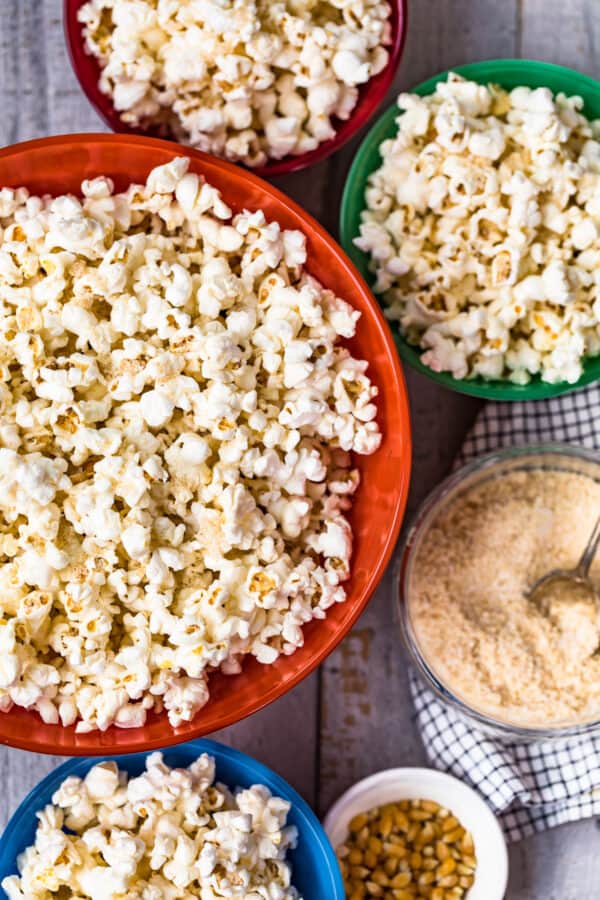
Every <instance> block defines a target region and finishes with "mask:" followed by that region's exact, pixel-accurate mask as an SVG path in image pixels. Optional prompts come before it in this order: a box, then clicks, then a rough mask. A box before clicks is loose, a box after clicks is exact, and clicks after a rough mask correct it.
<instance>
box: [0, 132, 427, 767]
mask: <svg viewBox="0 0 600 900" xmlns="http://www.w3.org/2000/svg"><path fill="white" fill-rule="evenodd" d="M178 152H179V153H180V152H181V150H180V149H178V148H177V147H175V146H174V145H173V144H172V143H170V142H166V141H157V140H154V139H152V138H138V137H133V136H115V135H98V136H91V137H90V136H86V135H80V136H67V137H58V138H47V139H43V140H40V141H32V142H30V143H27V144H22V145H19V146H16V147H12V148H7V149H4V150H2V151H0V185H2V189H1V190H0V225H1V229H2V230H1V232H0V234H1V239H0V284H1V285H2V296H3V305H2V309H1V312H0V345H1V347H2V357H1V359H2V363H1V364H2V373H3V381H2V389H1V391H2V392H1V398H2V422H1V424H0V492H1V494H0V496H1V497H2V500H1V505H0V512H1V515H0V523H1V527H0V552H1V553H2V554H3V556H2V566H1V567H0V593H1V595H2V598H3V602H2V617H1V618H0V648H1V654H0V741H1V742H2V743H6V744H10V745H14V746H17V747H22V748H24V749H29V750H35V751H37V752H52V753H61V754H70V755H97V754H100V753H106V752H134V751H139V750H142V749H143V750H148V749H154V748H160V747H162V746H165V745H168V744H172V743H177V742H181V741H183V740H185V739H189V738H192V737H198V736H199V735H202V734H207V733H210V732H212V731H215V730H217V729H219V728H222V727H224V726H226V725H228V724H230V723H232V722H235V721H238V720H239V719H241V718H243V717H244V716H247V715H249V714H250V713H252V712H254V711H256V710H257V709H259V708H260V707H262V706H264V705H265V704H267V703H269V702H271V701H272V700H274V699H276V698H277V697H279V696H281V694H283V693H285V692H286V691H287V690H289V689H290V688H291V687H293V686H294V685H295V684H296V683H297V682H298V681H300V680H301V679H302V678H303V677H304V676H305V675H307V674H308V673H309V672H310V671H311V670H312V669H313V668H314V667H315V666H316V665H317V664H318V663H319V662H320V661H321V660H322V659H323V658H324V657H325V656H326V655H327V654H328V653H329V652H330V651H331V650H332V649H333V647H334V646H335V645H336V644H337V643H338V641H339V640H340V639H341V638H342V636H343V635H344V634H345V633H346V632H347V631H348V629H349V628H350V627H351V625H352V624H353V622H354V621H355V620H356V618H357V617H358V616H359V615H360V612H361V611H362V609H363V608H364V606H365V604H366V603H367V601H368V599H369V597H370V596H371V594H372V592H373V590H374V588H375V586H376V584H377V583H378V581H379V579H380V577H381V575H382V573H383V571H384V568H385V566H386V564H387V561H388V560H389V558H390V555H391V552H392V550H393V547H394V544H395V541H396V538H397V535H398V531H399V527H400V523H401V519H402V514H403V510H404V505H405V502H406V495H407V490H408V480H409V471H410V426H409V418H408V408H407V400H406V392H405V387H404V382H403V379H402V374H401V371H400V366H399V362H398V359H397V355H396V353H395V350H394V345H393V341H392V338H391V336H390V334H389V331H388V329H387V327H386V325H385V322H384V320H383V317H382V316H381V313H380V311H379V309H378V308H377V306H376V304H375V303H374V301H373V299H372V297H371V295H370V293H369V291H368V289H367V287H366V285H365V284H364V282H363V281H362V280H361V279H360V277H359V275H358V274H357V273H356V271H355V269H354V268H353V266H352V265H351V263H350V262H349V261H348V260H347V259H346V257H345V255H344V254H343V252H342V251H341V250H340V248H339V247H338V246H337V244H335V242H334V241H333V240H332V239H331V238H330V237H329V235H327V233H326V232H325V231H324V230H323V229H322V228H321V227H320V226H319V225H318V223H317V222H315V221H314V220H312V219H311V218H310V217H309V216H307V215H306V214H305V213H304V212H303V211H302V210H301V209H300V208H299V207H298V206H296V205H295V204H294V203H292V202H291V201H290V200H288V199H287V198H286V197H284V196H283V195H282V194H280V193H279V192H278V191H277V190H276V189H274V188H272V187H271V186H270V185H268V184H266V183H265V182H262V181H261V180H260V179H258V178H256V177H255V176H254V175H251V174H250V173H248V172H246V171H245V170H243V169H240V168H237V167H236V166H233V165H231V164H229V163H224V162H222V161H220V160H217V159H215V158H213V157H208V156H205V155H204V154H201V153H198V152H197V151H189V154H188V155H187V156H186V157H181V156H178ZM67 192H68V193H67Z"/></svg>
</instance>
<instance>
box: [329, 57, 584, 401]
mask: <svg viewBox="0 0 600 900" xmlns="http://www.w3.org/2000/svg"><path fill="white" fill-rule="evenodd" d="M448 71H452V72H459V73H460V74H461V75H464V76H465V77H466V78H470V79H471V80H472V81H477V82H479V83H480V84H489V83H490V82H493V83H495V84H500V85H501V86H502V87H504V88H508V89H512V88H514V87H518V86H519V85H526V86H528V87H532V88H536V87H548V88H550V90H551V91H552V92H553V93H554V94H556V93H559V92H560V91H562V92H563V93H565V94H567V95H569V96H572V95H577V96H579V97H582V98H583V102H584V108H583V113H584V114H585V115H586V116H587V117H588V118H589V119H596V118H600V83H599V82H597V81H594V79H593V78H589V77H588V76H587V75H582V74H581V73H580V72H574V71H573V70H572V69H565V68H564V67H563V66H555V65H552V64H551V63H545V62H536V61H535V60H528V59H496V60H486V61H485V62H476V63H468V64H467V65H464V66H456V67H455V68H453V69H451V70H448ZM448 71H446V72H442V73H441V74H440V75H435V76H434V77H433V78H429V79H428V80H427V81H424V82H423V83H422V84H419V85H417V87H415V88H413V89H412V91H413V93H415V94H421V95H422V96H423V95H425V94H432V93H433V91H434V90H435V86H436V85H437V84H438V82H440V81H445V80H446V78H447V76H448ZM399 114H400V110H399V109H398V107H397V106H396V105H394V106H392V107H390V109H388V110H386V112H384V114H383V115H382V116H381V117H380V118H379V119H378V120H377V121H376V122H375V124H374V126H373V127H372V128H371V130H370V131H369V133H368V134H367V136H366V138H365V139H364V141H363V142H362V144H361V146H360V148H359V150H358V153H357V154H356V157H355V159H354V162H353V164H352V168H351V169H350V172H349V173H348V178H347V179H346V184H345V187H344V195H343V197H342V207H341V212H340V239H341V244H342V247H343V248H344V250H345V251H346V253H347V254H348V256H349V257H350V258H351V259H352V261H353V262H354V264H355V265H356V267H357V268H358V269H359V271H360V272H361V274H362V275H363V277H364V278H365V279H366V281H367V283H368V284H369V286H370V287H372V286H373V283H374V280H375V279H374V276H373V274H372V273H371V272H370V271H369V267H368V259H369V257H368V255H367V254H366V253H363V252H362V250H359V249H358V247H356V246H355V245H354V238H355V237H358V235H359V226H360V215H361V212H362V210H363V209H364V196H365V189H366V186H367V179H368V177H369V175H370V174H371V172H373V171H375V169H377V168H379V166H380V165H381V155H380V153H379V147H380V145H381V143H382V142H383V141H385V140H387V139H388V138H392V137H394V136H395V134H396V132H397V130H398V129H397V126H396V122H395V120H396V118H397V117H398V115H399ZM379 300H380V302H381V298H379ZM382 305H383V304H382ZM392 333H393V335H394V340H395V342H396V346H397V348H398V352H399V353H400V356H401V357H402V359H403V360H404V361H405V362H407V363H408V364H409V365H410V366H412V367H413V368H414V369H416V370H417V371H418V372H421V374H423V375H426V376H427V377H428V378H431V379H432V380H433V381H436V382H437V383H438V384H442V385H444V386H445V387H447V388H450V389H451V390H453V391H458V392H459V393H461V394H470V395H471V396H472V397H483V398H485V399H486V400H540V399H542V398H544V397H556V396H558V395H559V394H566V393H568V392H569V391H575V390H577V389H578V388H580V387H583V386H584V385H585V384H590V382H592V381H596V380H597V379H599V378H600V356H598V357H593V358H592V357H590V358H588V359H587V360H586V361H585V363H584V369H583V374H582V376H581V378H580V379H579V381H577V382H576V383H575V384H567V383H566V382H561V383H558V384H548V383H547V382H544V381H542V380H541V379H540V377H539V375H536V376H535V377H534V378H533V379H532V380H531V381H530V382H529V384H526V385H520V384H512V383H511V382H509V381H486V380H485V379H484V378H481V377H477V378H472V379H464V380H459V379H457V378H453V377H452V376H451V375H448V374H446V373H444V372H434V371H433V370H432V369H430V368H429V366H426V365H425V364H424V363H422V362H421V351H420V350H419V349H418V348H416V347H414V346H412V345H411V344H409V343H407V341H405V340H404V338H403V337H402V335H401V334H400V331H399V329H398V327H397V325H392Z"/></svg>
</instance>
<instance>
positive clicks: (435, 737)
mask: <svg viewBox="0 0 600 900" xmlns="http://www.w3.org/2000/svg"><path fill="white" fill-rule="evenodd" d="M552 441H564V442H568V443H572V444H579V445H583V446H585V447H588V448H595V449H600V386H598V385H592V386H591V387H588V388H586V389H584V390H581V391H578V392H576V393H574V394H568V395H567V396H566V397H565V396H563V397H555V398H553V399H550V400H538V401H536V402H531V401H529V402H522V403H488V404H487V405H486V406H485V407H484V408H483V410H482V412H481V413H480V414H479V417H478V418H477V420H476V422H475V425H474V426H473V429H472V430H471V432H470V433H469V435H468V436H467V439H466V441H465V443H464V445H463V448H462V450H461V453H460V455H459V458H458V459H457V461H456V463H457V465H460V464H462V463H464V462H466V461H467V460H468V459H470V458H471V457H473V456H479V455H480V454H483V453H490V452H492V451H493V450H497V449H498V448H500V447H510V446H515V445H518V444H540V443H547V442H552ZM410 689H411V693H412V698H413V702H414V705H415V710H416V717H417V724H418V726H419V729H420V732H421V737H422V740H423V743H424V745H425V750H426V752H427V755H428V757H429V759H430V760H431V762H432V763H433V765H435V766H436V767H437V768H439V769H445V770H447V771H450V772H452V773H453V774H454V775H456V776H457V777H459V778H460V779H461V780H463V781H466V782H469V783H470V784H472V785H473V787H475V788H477V789H478V790H479V792H480V793H481V794H483V796H484V797H485V799H486V800H487V801H488V803H489V804H490V806H491V807H492V809H494V810H495V812H496V813H497V814H498V816H499V818H500V821H501V823H502V825H503V826H504V830H505V833H506V836H507V838H508V840H509V841H517V840H520V839H521V838H523V837H527V836H528V835H530V834H533V833H534V832H536V831H542V830H543V829H545V828H552V827H553V826H554V825H562V824H563V823H564V822H573V821H575V820H576V819H584V818H586V817H588V816H595V815H600V736H598V737H579V738H569V740H568V741H565V742H560V743H556V742H554V741H547V742H537V743H534V744H525V743H523V744H511V743H506V742H504V741H500V740H494V739H493V738H491V737H489V736H488V735H486V734H484V733H483V732H481V731H479V730H478V729H477V728H475V727H472V726H470V725H467V724H465V722H464V721H463V720H462V719H461V718H460V716H459V715H457V713H456V712H454V710H452V709H451V708H449V707H446V706H445V705H443V704H442V703H441V702H440V701H439V700H438V698H437V697H436V695H435V694H434V693H433V692H432V691H430V690H429V689H428V688H427V687H425V685H424V684H423V682H422V681H421V680H420V678H419V677H418V676H417V674H416V673H415V672H411V676H410Z"/></svg>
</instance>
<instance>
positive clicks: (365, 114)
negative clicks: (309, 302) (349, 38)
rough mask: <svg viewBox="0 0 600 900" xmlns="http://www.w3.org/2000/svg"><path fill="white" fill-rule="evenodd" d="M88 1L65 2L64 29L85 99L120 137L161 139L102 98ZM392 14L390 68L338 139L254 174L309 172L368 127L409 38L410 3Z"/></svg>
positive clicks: (401, 0)
mask: <svg viewBox="0 0 600 900" xmlns="http://www.w3.org/2000/svg"><path fill="white" fill-rule="evenodd" d="M86 2H87V0H64V7H63V9H64V26H65V35H66V39H67V47H68V50H69V56H70V58H71V63H72V66H73V69H74V71H75V74H76V76H77V78H78V80H79V84H80V85H81V87H82V89H83V91H84V93H85V95H86V96H87V98H88V100H89V101H90V103H91V104H92V106H93V107H94V109H95V110H96V112H97V113H98V115H99V116H100V117H101V118H102V119H103V120H104V122H105V123H106V124H107V125H108V127H109V128H111V129H112V130H113V131H116V132H117V133H121V134H139V135H146V136H148V135H151V136H158V135H157V133H156V132H153V131H152V129H141V128H134V127H133V126H130V125H127V124H126V123H125V122H123V121H122V120H121V117H120V115H119V113H118V112H117V111H116V110H115V108H114V106H113V104H112V100H111V98H110V97H109V96H108V95H107V94H103V93H102V91H101V90H100V88H99V86H98V83H99V80H100V71H101V67H100V64H99V62H98V60H97V59H96V57H95V56H91V55H90V54H89V53H87V52H86V50H85V44H84V39H83V26H82V25H81V23H80V22H78V21H77V13H78V11H79V9H80V8H81V7H82V6H83V5H84V4H85V3H86ZM389 2H390V4H391V7H392V12H391V16H390V22H391V26H392V42H391V44H390V46H389V47H388V50H389V54H390V58H389V60H388V64H387V66H386V67H385V69H383V70H382V71H381V72H379V74H378V75H375V77H374V78H371V80H370V81H368V82H367V84H364V85H362V87H361V88H360V90H359V96H358V102H357V104H356V106H355V107H354V109H353V110H352V114H351V115H350V118H349V119H346V121H341V120H336V134H335V137H333V138H331V140H329V141H324V142H323V143H322V144H319V146H318V147H317V148H316V149H315V150H311V151H310V153H302V154H300V155H299V156H286V157H284V158H283V159H276V160H272V161H270V162H268V163H266V165H264V166H258V167H256V168H253V169H252V171H253V172H254V173H255V174H257V175H261V176H262V177H263V178H271V177H273V176H275V175H286V174H289V173H290V172H297V171H299V170H300V169H306V168H307V167H308V166H312V165H314V164H315V163H317V162H320V161H321V160H322V159H325V158H326V157H327V156H331V154H332V153H335V151H336V150H339V149H340V147H341V146H343V144H345V143H346V141H349V140H350V138H351V137H352V135H353V134H356V132H357V131H359V129H361V128H362V127H363V125H366V123H367V122H368V121H369V119H370V118H371V116H372V115H373V114H374V113H375V111H376V110H377V108H378V107H379V106H380V105H381V103H382V102H383V99H384V97H385V95H386V93H387V91H388V89H389V87H390V86H391V84H392V81H393V80H394V75H395V74H396V70H397V69H398V66H399V64H400V57H401V56H402V50H403V47H404V40H405V38H406V25H407V21H406V17H407V0H389Z"/></svg>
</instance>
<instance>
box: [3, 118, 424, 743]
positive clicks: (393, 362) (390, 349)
mask: <svg viewBox="0 0 600 900" xmlns="http://www.w3.org/2000/svg"><path fill="white" fill-rule="evenodd" d="M89 143H95V144H98V143H100V144H113V145H114V144H118V145H121V146H125V145H128V144H129V145H133V146H136V147H146V148H147V149H149V150H150V149H152V148H156V149H161V150H163V151H165V152H167V153H169V154H170V155H171V156H172V157H173V158H174V157H177V156H181V155H184V156H189V157H191V158H194V159H196V160H197V161H198V162H199V163H201V164H202V166H203V167H204V170H205V174H206V177H207V179H208V180H209V179H210V175H209V174H208V173H209V172H210V171H211V170H212V171H215V170H221V171H223V170H225V171H228V172H230V173H231V175H232V177H234V178H235V179H242V180H244V181H249V182H250V183H252V184H254V185H255V186H256V187H259V188H260V189H261V190H263V191H264V193H266V194H268V195H269V196H270V197H272V198H273V199H274V200H275V201H276V202H277V203H278V204H280V206H282V207H283V208H284V209H285V210H287V211H289V212H291V213H292V214H294V215H296V216H300V218H301V219H302V220H303V224H304V225H305V226H306V234H307V237H309V238H311V237H312V236H313V235H314V236H316V237H317V239H318V240H319V241H321V242H323V243H324V244H325V245H326V247H327V248H328V250H329V252H330V253H331V254H332V255H333V257H334V258H335V259H336V261H337V263H338V264H339V265H340V266H341V267H343V268H344V269H345V270H346V272H347V274H348V276H349V278H350V280H351V281H352V283H353V285H354V287H355V288H356V289H357V290H358V291H360V293H361V294H362V295H363V296H364V299H365V301H366V302H367V303H368V306H369V308H370V310H371V312H372V314H373V320H374V323H375V324H376V327H377V331H378V333H379V336H380V338H381V341H382V343H383V346H384V347H385V350H386V356H387V359H386V365H389V367H390V378H391V379H392V381H393V384H394V386H395V392H396V393H397V395H398V397H399V399H400V406H401V412H402V418H403V421H404V439H403V441H402V470H401V472H399V475H402V483H401V484H400V486H399V490H398V493H397V496H396V499H395V503H394V507H393V515H392V523H391V527H390V528H389V531H388V535H387V539H386V542H385V546H384V550H383V552H382V554H381V556H380V558H379V561H378V564H377V566H376V567H375V568H374V569H373V570H371V571H370V572H369V573H368V576H367V580H366V583H365V586H364V588H363V591H362V598H361V600H360V602H357V603H356V605H355V607H354V609H353V611H352V614H351V615H350V617H349V618H348V620H347V621H346V622H345V623H344V626H343V628H340V629H339V630H338V631H336V632H335V634H333V635H331V636H330V637H329V638H328V639H327V640H326V641H324V643H323V644H322V645H321V646H320V647H319V649H318V651H317V652H316V653H315V654H314V655H313V657H312V658H311V659H310V660H308V661H307V663H306V665H305V666H304V667H303V668H302V670H301V671H300V672H297V673H296V674H294V675H293V676H292V677H291V678H290V681H289V683H287V684H286V685H285V688H284V689H282V688H281V686H279V687H274V688H271V689H270V690H268V691H266V692H265V693H264V694H263V695H261V697H260V698H259V699H258V700H257V701H256V702H254V703H252V704H250V708H249V709H248V710H247V712H245V713H244V714H243V715H236V713H235V711H232V712H230V713H227V714H226V715H223V716H221V717H220V718H219V719H218V720H215V721H214V722H211V724H210V727H209V728H205V727H203V726H201V725H199V726H196V727H194V720H192V721H191V722H187V723H185V725H184V726H178V727H177V729H175V728H173V727H172V726H169V733H168V735H166V736H159V737H157V738H154V739H152V740H148V741H144V743H143V746H142V745H141V744H140V742H139V741H137V742H134V741H131V742H127V741H123V742H122V743H121V742H119V743H118V744H115V743H110V744H109V743H105V740H106V736H107V735H109V734H110V733H111V731H112V729H116V726H114V725H112V726H110V728H109V729H107V731H104V732H100V731H92V732H88V733H87V734H85V733H84V734H80V735H74V740H73V742H72V743H69V745H68V746H61V744H60V742H59V741H52V740H51V739H50V738H48V739H46V738H43V739H34V740H31V741H26V740H21V739H18V738H17V739H12V738H11V739H7V738H5V737H4V736H0V746H9V747H15V748H17V749H20V750H28V751H32V752H36V753H48V754H55V753H59V754H63V755H64V754H66V753H68V755H69V756H100V755H106V754H107V753H111V752H113V753H118V754H125V753H137V752H144V751H146V750H157V749H160V748H161V747H171V746H174V745H176V744H182V743H184V742H186V741H189V740H193V739H195V738H201V737H204V736H206V735H208V734H212V733H214V732H215V731H217V730H219V729H221V728H226V727H227V726H229V725H233V724H237V723H238V722H241V721H243V720H244V719H246V718H248V717H249V716H251V715H254V714H255V713H257V712H259V711H260V710H261V709H264V708H265V707H266V706H268V705H269V704H271V703H273V702H274V701H275V700H278V699H279V698H280V697H282V696H284V695H285V694H287V693H289V691H291V690H292V689H293V688H295V687H296V686H297V685H298V684H299V683H300V682H301V681H303V680H304V679H305V678H307V677H308V675H310V674H311V672H313V671H314V670H315V669H316V668H317V666H319V665H320V664H321V663H322V662H323V660H324V659H326V658H327V656H329V654H330V653H332V652H333V650H334V649H335V648H336V647H337V646H338V644H339V643H340V642H341V641H342V640H343V638H344V637H345V636H346V635H347V634H348V632H349V631H350V629H351V628H352V626H353V625H354V624H355V622H356V621H357V619H358V618H359V617H360V616H361V615H362V613H363V612H364V610H365V608H366V606H367V604H368V603H369V601H370V600H371V598H372V597H373V594H374V593H375V590H376V588H377V587H378V585H379V583H380V581H381V578H382V577H383V574H384V572H385V570H386V568H387V566H388V564H389V562H390V560H391V557H392V554H393V552H394V549H395V546H396V543H397V540H398V536H399V534H400V529H401V526H402V521H403V517H404V512H405V509H406V503H407V499H408V490H409V484H410V475H411V468H412V429H411V420H410V409H409V403H408V392H407V389H406V382H405V379H404V374H403V371H402V367H401V364H400V358H399V356H398V354H397V352H396V349H395V345H394V339H393V337H392V333H391V331H390V329H389V326H388V325H387V322H386V321H385V318H384V316H383V313H382V311H381V309H380V308H379V305H378V303H377V301H376V300H375V298H374V296H373V294H372V293H371V291H370V290H369V288H368V286H367V284H366V282H365V280H364V279H363V277H362V276H361V275H360V273H359V271H358V269H357V268H356V266H355V265H354V263H353V262H352V261H351V260H350V259H349V258H348V256H347V255H346V253H345V252H344V251H343V250H342V248H341V246H340V245H339V244H338V243H337V242H336V241H335V240H334V239H333V237H332V236H331V235H330V234H329V232H327V231H326V230H325V228H324V227H323V226H322V225H321V224H320V222H318V221H317V220H316V219H315V218H314V217H313V216H312V215H311V214H310V213H308V212H306V211H305V210H304V209H302V207H301V206H300V205H299V204H298V203H296V202H295V201H294V200H292V199H291V198H289V197H288V196H287V195H286V194H284V193H283V192H282V191H280V190H279V189H278V188H276V187H274V186H273V185H272V184H270V183H269V182H268V181H265V180H264V179H262V178H259V177H258V175H255V174H254V173H252V172H249V171H248V170H246V169H242V168H240V167H239V166H236V165H234V164H233V163H230V162H228V161H226V160H222V159H219V158H217V157H214V156H210V155H208V154H206V153H203V152H202V151H200V150H195V149H193V148H191V147H181V146H180V145H178V144H175V143H173V141H166V140H161V139H159V138H151V137H146V136H136V135H123V134H93V133H90V134H86V133H82V134H67V135H57V136H54V137H46V138H36V139H34V140H31V141H23V142H22V143H19V144H12V145H11V146H9V147H4V148H2V149H0V163H1V161H2V160H3V159H6V158H7V157H10V156H16V155H19V154H21V153H23V152H27V151H28V150H35V149H38V148H43V147H49V146H60V145H61V144H65V145H72V144H82V145H83V144H89ZM1 178H2V175H1V172H0V188H1V187H2V183H1ZM309 268H310V267H309ZM326 286H327V285H326ZM377 452H379V451H377ZM209 680H210V676H209ZM209 703H210V700H209ZM201 714H202V710H200V711H199V713H198V714H197V715H201ZM3 715H7V716H10V712H8V713H0V716H3ZM33 715H36V716H37V713H33ZM162 715H164V713H163V714H162ZM35 724H36V728H43V729H44V730H45V729H48V730H51V729H55V728H56V729H58V730H59V733H60V734H64V733H65V732H69V733H70V732H71V731H72V730H73V726H70V728H69V729H65V728H63V727H62V726H57V725H45V723H43V722H42V720H41V718H38V720H37V721H36V723H35ZM141 727H142V728H143V727H144V726H141ZM118 730H119V732H120V733H121V734H123V733H126V730H125V729H118ZM75 737H76V738H78V739H80V740H81V741H82V744H81V745H80V746H78V745H76V744H75ZM94 738H95V739H96V741H95V743H92V741H93V740H94ZM86 739H87V740H86ZM88 741H89V743H88Z"/></svg>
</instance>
